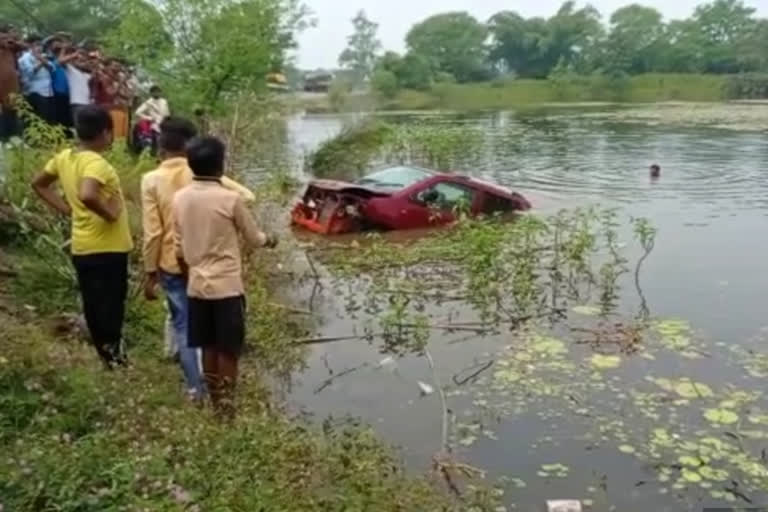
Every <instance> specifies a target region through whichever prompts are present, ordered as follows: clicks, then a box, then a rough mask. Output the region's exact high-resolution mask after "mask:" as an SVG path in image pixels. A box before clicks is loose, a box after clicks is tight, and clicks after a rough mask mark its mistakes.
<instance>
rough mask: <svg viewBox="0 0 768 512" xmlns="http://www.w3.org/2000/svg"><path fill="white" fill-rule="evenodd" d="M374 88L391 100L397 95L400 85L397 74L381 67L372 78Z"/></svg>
mask: <svg viewBox="0 0 768 512" xmlns="http://www.w3.org/2000/svg"><path fill="white" fill-rule="evenodd" d="M371 85H372V86H373V89H374V90H375V91H376V92H377V93H378V94H380V95H381V97H383V98H384V99H387V100H391V99H394V98H395V96H397V93H398V91H399V90H400V85H399V84H398V82H397V76H395V74H394V73H393V72H392V71H387V70H384V69H380V70H378V71H376V72H375V73H374V74H373V78H372V79H371Z"/></svg>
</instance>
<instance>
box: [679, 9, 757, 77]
mask: <svg viewBox="0 0 768 512" xmlns="http://www.w3.org/2000/svg"><path fill="white" fill-rule="evenodd" d="M754 14H755V9H753V8H751V7H746V6H745V5H744V2H742V1H741V0H716V1H714V2H712V3H710V4H705V5H700V6H699V7H697V8H696V10H695V11H694V13H693V18H692V21H693V23H694V24H695V25H694V26H692V28H694V29H695V30H697V31H698V34H699V43H700V44H701V49H702V50H703V58H704V62H705V71H708V72H712V73H736V72H741V71H750V69H748V66H747V65H746V62H745V61H744V60H742V59H741V58H740V52H739V50H741V49H743V46H744V43H745V41H747V40H748V38H749V37H750V35H752V34H753V33H754V31H755V28H756V25H757V20H755V18H754V17H753V16H754Z"/></svg>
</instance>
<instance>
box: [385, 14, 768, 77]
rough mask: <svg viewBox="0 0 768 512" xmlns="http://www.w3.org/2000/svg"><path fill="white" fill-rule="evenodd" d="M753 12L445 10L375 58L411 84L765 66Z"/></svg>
mask: <svg viewBox="0 0 768 512" xmlns="http://www.w3.org/2000/svg"><path fill="white" fill-rule="evenodd" d="M755 13H756V11H755V9H753V8H751V7H747V6H746V5H745V4H744V3H743V2H742V1H741V0H714V1H712V2H710V3H705V4H702V5H700V6H699V7H697V8H696V9H695V11H694V12H693V14H692V16H691V17H690V18H687V19H684V20H671V21H669V22H665V21H664V19H663V17H662V15H661V13H660V12H659V11H658V10H656V9H654V8H652V7H645V6H642V5H639V4H631V5H628V6H626V7H622V8H620V9H618V10H617V11H615V12H614V13H612V14H611V16H610V17H608V18H607V19H603V17H602V15H601V13H600V12H598V11H597V9H595V8H594V7H592V6H589V5H587V6H586V7H582V8H578V7H577V5H576V2H574V1H570V0H569V1H566V2H565V3H564V4H563V5H562V6H561V7H560V9H559V10H558V11H557V13H556V14H555V15H553V16H551V17H549V18H542V17H534V18H525V17H523V16H521V15H520V14H518V13H516V12H514V11H502V12H499V13H497V14H495V15H493V16H492V17H491V18H490V19H489V20H487V21H486V22H483V21H481V20H477V19H475V18H474V17H472V16H471V15H470V14H468V13H466V12H450V13H444V14H438V15H435V16H432V17H430V18H428V19H426V20H424V21H422V22H420V23H418V24H416V25H415V26H414V27H413V28H412V29H411V31H410V32H409V33H408V35H407V38H406V41H407V47H408V51H407V53H406V54H405V55H404V56H400V55H398V54H395V53H391V52H390V53H387V54H385V55H384V56H382V57H381V58H380V59H379V64H378V65H379V68H380V69H384V70H386V71H389V72H391V73H393V74H394V75H395V77H396V78H397V79H398V82H399V86H400V87H402V88H411V89H427V88H429V87H430V86H431V85H432V84H434V83H436V82H441V81H443V82H445V81H451V80H455V81H458V82H476V81H484V80H487V79H488V78H489V77H493V76H497V77H500V76H501V77H503V76H510V77H523V78H547V77H550V76H551V75H552V74H553V73H554V72H557V73H560V74H561V75H562V74H563V73H564V72H570V73H573V74H579V75H592V74H602V75H607V76H609V77H612V78H613V79H615V78H617V77H621V76H624V75H635V74H641V73H654V72H657V73H716V74H726V73H748V72H760V71H768V20H766V19H760V18H757V17H756V15H755ZM414 77H415V79H414ZM383 83H384V84H385V85H386V86H387V87H389V86H390V82H389V81H388V80H387V81H383Z"/></svg>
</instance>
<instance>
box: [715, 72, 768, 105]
mask: <svg viewBox="0 0 768 512" xmlns="http://www.w3.org/2000/svg"><path fill="white" fill-rule="evenodd" d="M724 96H725V97H726V98H727V99H730V100H738V99H745V100H747V99H749V100H752V99H766V98H768V74H759V73H746V74H741V75H733V76H730V77H728V80H727V81H726V83H725V86H724Z"/></svg>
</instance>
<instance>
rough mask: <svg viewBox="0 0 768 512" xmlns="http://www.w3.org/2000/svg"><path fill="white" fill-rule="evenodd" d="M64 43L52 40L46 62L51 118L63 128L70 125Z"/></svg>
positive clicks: (70, 115)
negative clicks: (49, 87) (50, 93)
mask: <svg viewBox="0 0 768 512" xmlns="http://www.w3.org/2000/svg"><path fill="white" fill-rule="evenodd" d="M64 48H65V44H64V43H63V42H62V41H54V42H53V43H51V46H50V53H49V54H48V56H47V58H48V62H49V63H50V65H51V85H52V89H53V98H52V99H51V106H50V108H51V119H52V120H53V121H54V122H55V123H56V124H59V125H61V126H63V127H65V128H71V127H72V121H73V120H72V112H71V110H70V107H69V79H68V78H67V69H66V65H67V62H66V60H65V58H64V57H65V53H64Z"/></svg>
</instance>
